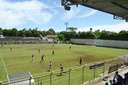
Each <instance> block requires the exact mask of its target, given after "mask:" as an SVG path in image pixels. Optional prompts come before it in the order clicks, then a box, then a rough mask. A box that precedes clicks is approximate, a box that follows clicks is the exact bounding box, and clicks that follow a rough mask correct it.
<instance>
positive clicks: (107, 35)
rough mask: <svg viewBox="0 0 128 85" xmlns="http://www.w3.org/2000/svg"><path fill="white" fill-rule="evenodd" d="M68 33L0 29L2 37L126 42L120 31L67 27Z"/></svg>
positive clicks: (35, 29)
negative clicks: (51, 36)
mask: <svg viewBox="0 0 128 85" xmlns="http://www.w3.org/2000/svg"><path fill="white" fill-rule="evenodd" d="M67 30H68V31H61V32H57V33H56V32H55V31H54V29H52V28H50V29H49V30H47V31H45V30H44V31H38V28H34V29H32V28H29V29H28V30H27V28H24V29H23V30H19V31H18V30H17V29H16V28H12V29H2V28H0V31H1V32H3V35H4V36H13V37H15V36H20V37H23V36H26V37H38V36H39V35H40V34H41V35H42V36H46V35H59V34H63V36H64V38H65V40H70V39H71V38H77V39H105V40H126V41H128V37H127V36H128V31H125V30H122V31H120V32H119V33H116V32H110V31H106V30H103V31H100V30H96V31H95V32H92V31H91V30H90V31H83V32H76V30H77V28H75V27H68V28H67Z"/></svg>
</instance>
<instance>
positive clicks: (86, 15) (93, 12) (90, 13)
mask: <svg viewBox="0 0 128 85" xmlns="http://www.w3.org/2000/svg"><path fill="white" fill-rule="evenodd" d="M96 12H97V10H91V11H90V12H88V13H84V14H83V15H79V16H76V18H84V17H88V16H92V15H94V14H95V13H96Z"/></svg>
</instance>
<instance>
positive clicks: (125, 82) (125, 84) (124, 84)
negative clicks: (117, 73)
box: [122, 72, 128, 85]
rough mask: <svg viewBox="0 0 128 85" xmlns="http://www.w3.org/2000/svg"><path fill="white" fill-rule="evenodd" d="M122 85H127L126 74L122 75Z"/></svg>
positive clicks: (127, 76) (127, 78)
mask: <svg viewBox="0 0 128 85" xmlns="http://www.w3.org/2000/svg"><path fill="white" fill-rule="evenodd" d="M122 83H123V85H128V72H127V73H125V74H124V79H123V82H122Z"/></svg>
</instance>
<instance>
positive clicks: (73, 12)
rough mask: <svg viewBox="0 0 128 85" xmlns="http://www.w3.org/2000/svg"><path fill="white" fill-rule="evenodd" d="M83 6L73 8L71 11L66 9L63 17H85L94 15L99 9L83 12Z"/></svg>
mask: <svg viewBox="0 0 128 85" xmlns="http://www.w3.org/2000/svg"><path fill="white" fill-rule="evenodd" d="M81 9H82V8H81V7H80V8H76V7H75V8H73V7H72V8H71V10H70V11H66V13H64V14H63V17H62V19H72V18H85V17H89V16H92V15H94V14H95V13H96V12H97V10H91V11H89V12H83V10H81Z"/></svg>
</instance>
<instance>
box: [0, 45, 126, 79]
mask: <svg viewBox="0 0 128 85" xmlns="http://www.w3.org/2000/svg"><path fill="white" fill-rule="evenodd" d="M70 46H71V49H70ZM10 48H12V51H11V49H10ZM39 49H40V53H39V52H38V50H39ZM52 51H54V52H55V54H54V55H53V54H52ZM127 53H128V50H127V49H118V48H105V47H96V46H91V47H90V46H84V45H72V44H55V45H54V46H53V44H31V45H28V44H24V45H4V46H3V47H0V81H2V80H6V79H7V74H17V73H22V72H28V71H30V72H31V74H32V75H35V74H40V73H45V72H48V69H49V62H50V61H51V62H52V63H53V68H52V70H60V64H62V65H63V67H64V69H65V68H70V67H74V66H78V65H79V58H80V57H82V59H83V64H88V63H93V62H96V61H102V60H106V59H110V58H116V57H117V56H120V55H123V54H127ZM32 54H34V56H35V57H34V61H33V62H32V57H31V56H32ZM42 55H44V61H43V62H41V63H40V60H41V56H42Z"/></svg>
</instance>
